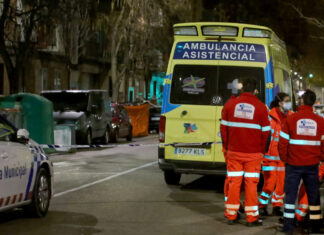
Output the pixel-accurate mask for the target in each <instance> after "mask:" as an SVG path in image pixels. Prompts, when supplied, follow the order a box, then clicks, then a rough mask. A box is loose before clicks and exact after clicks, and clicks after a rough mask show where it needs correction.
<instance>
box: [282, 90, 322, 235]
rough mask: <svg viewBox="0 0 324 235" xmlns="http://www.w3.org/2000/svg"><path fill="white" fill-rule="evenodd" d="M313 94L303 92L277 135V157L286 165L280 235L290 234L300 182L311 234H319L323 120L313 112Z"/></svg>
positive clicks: (314, 97)
mask: <svg viewBox="0 0 324 235" xmlns="http://www.w3.org/2000/svg"><path fill="white" fill-rule="evenodd" d="M315 100H316V95H315V93H314V92H313V91H311V90H306V92H305V93H304V94H303V96H302V99H301V104H302V105H301V106H300V107H299V108H298V111H297V112H296V113H294V114H292V115H291V116H289V117H288V118H287V120H286V122H285V123H284V124H283V127H282V129H281V132H280V139H279V155H280V158H281V160H282V161H284V162H285V164H286V176H285V199H284V225H283V229H282V230H283V232H286V233H293V230H294V217H295V201H296V197H297V191H298V187H299V184H300V181H301V179H302V180H303V182H304V184H305V188H306V193H307V197H308V201H309V211H310V216H309V218H310V223H311V231H312V232H318V230H319V228H320V222H321V218H322V215H321V208H320V200H319V199H320V198H319V190H318V165H319V162H320V160H323V159H324V119H323V118H322V117H320V116H318V115H316V114H314V113H313V108H312V106H313V104H314V103H315Z"/></svg>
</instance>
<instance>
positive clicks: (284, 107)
mask: <svg viewBox="0 0 324 235" xmlns="http://www.w3.org/2000/svg"><path fill="white" fill-rule="evenodd" d="M283 109H284V111H285V112H288V111H289V110H291V102H284V103H283Z"/></svg>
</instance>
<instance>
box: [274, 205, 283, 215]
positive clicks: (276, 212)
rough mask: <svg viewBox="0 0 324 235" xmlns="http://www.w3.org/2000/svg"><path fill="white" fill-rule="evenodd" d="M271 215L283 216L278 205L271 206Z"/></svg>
mask: <svg viewBox="0 0 324 235" xmlns="http://www.w3.org/2000/svg"><path fill="white" fill-rule="evenodd" d="M272 215H273V216H283V213H282V211H281V208H280V207H279V206H276V207H273V208H272Z"/></svg>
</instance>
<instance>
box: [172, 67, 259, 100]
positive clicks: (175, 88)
mask: <svg viewBox="0 0 324 235" xmlns="http://www.w3.org/2000/svg"><path fill="white" fill-rule="evenodd" d="M249 77H251V78H254V79H256V80H257V82H258V87H257V90H258V92H259V94H258V97H259V99H260V100H261V101H262V102H264V101H265V92H264V69H263V68H259V67H243V66H242V67H240V66H209V65H208V66H207V65H176V66H175V67H174V71H173V76H172V85H171V94H170V102H171V103H173V104H192V105H224V104H225V103H226V101H227V100H228V99H229V98H230V97H231V96H232V95H235V96H238V95H239V94H240V92H241V88H242V81H243V79H245V78H249Z"/></svg>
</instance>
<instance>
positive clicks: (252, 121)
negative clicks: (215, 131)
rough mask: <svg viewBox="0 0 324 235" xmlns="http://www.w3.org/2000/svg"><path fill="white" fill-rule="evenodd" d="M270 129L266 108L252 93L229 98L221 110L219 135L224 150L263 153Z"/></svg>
mask: <svg viewBox="0 0 324 235" xmlns="http://www.w3.org/2000/svg"><path fill="white" fill-rule="evenodd" d="M269 131H270V123H269V119H268V110H267V108H266V106H265V105H264V104H263V103H262V102H261V101H260V100H259V99H258V98H257V97H256V96H254V95H253V94H250V93H242V94H241V95H240V96H239V97H238V98H236V99H230V100H229V101H228V102H227V103H226V104H225V106H224V108H223V110H222V120H221V135H222V140H223V147H224V148H225V149H226V150H229V151H233V152H240V153H264V152H265V148H266V144H267V140H268V136H269Z"/></svg>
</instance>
